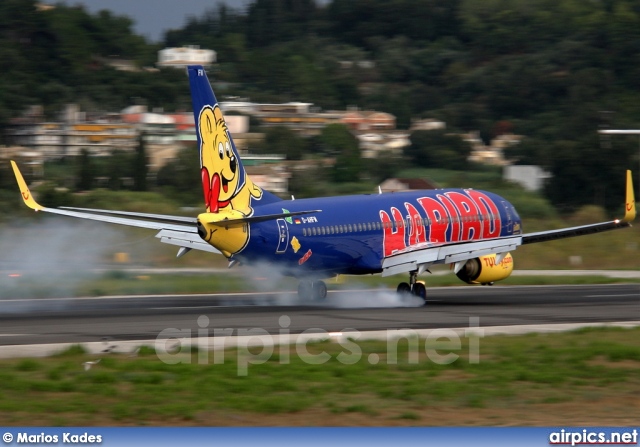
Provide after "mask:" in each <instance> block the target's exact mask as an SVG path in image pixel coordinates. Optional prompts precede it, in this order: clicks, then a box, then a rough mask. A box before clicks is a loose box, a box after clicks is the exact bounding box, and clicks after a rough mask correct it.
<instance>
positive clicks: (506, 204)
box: [502, 200, 513, 234]
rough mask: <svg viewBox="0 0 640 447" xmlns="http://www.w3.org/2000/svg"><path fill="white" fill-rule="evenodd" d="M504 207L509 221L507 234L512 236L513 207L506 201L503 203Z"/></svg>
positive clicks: (506, 224)
mask: <svg viewBox="0 0 640 447" xmlns="http://www.w3.org/2000/svg"><path fill="white" fill-rule="evenodd" d="M502 206H503V207H504V212H505V216H506V217H507V221H506V223H505V226H506V227H507V233H508V234H512V233H513V219H512V217H511V207H510V206H509V204H508V203H507V202H505V201H504V200H503V201H502Z"/></svg>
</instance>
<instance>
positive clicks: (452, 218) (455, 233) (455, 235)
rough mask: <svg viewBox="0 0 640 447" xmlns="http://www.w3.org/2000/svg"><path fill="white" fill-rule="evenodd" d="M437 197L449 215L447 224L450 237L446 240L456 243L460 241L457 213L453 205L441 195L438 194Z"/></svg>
mask: <svg viewBox="0 0 640 447" xmlns="http://www.w3.org/2000/svg"><path fill="white" fill-rule="evenodd" d="M437 197H438V199H439V200H440V202H442V204H443V205H444V207H445V208H446V209H447V213H448V214H449V222H451V225H450V227H451V237H450V238H449V239H448V240H449V241H451V242H457V241H459V240H460V220H459V218H458V211H457V210H456V207H455V204H454V203H453V202H452V201H450V200H448V198H447V197H445V196H443V195H441V194H438V196H437Z"/></svg>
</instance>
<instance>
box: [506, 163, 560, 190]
mask: <svg viewBox="0 0 640 447" xmlns="http://www.w3.org/2000/svg"><path fill="white" fill-rule="evenodd" d="M503 178H504V179H505V180H509V181H511V182H514V183H518V184H520V185H521V186H522V187H523V188H524V189H526V190H527V191H540V190H542V188H543V187H544V182H545V180H546V179H548V178H551V174H550V173H549V172H547V171H545V170H544V169H542V168H541V167H540V166H532V165H513V166H505V167H504V172H503Z"/></svg>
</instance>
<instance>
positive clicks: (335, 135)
mask: <svg viewBox="0 0 640 447" xmlns="http://www.w3.org/2000/svg"><path fill="white" fill-rule="evenodd" d="M321 140H322V143H323V146H324V147H325V151H326V152H327V153H329V154H335V156H336V164H335V166H334V167H333V179H334V180H335V181H336V182H339V183H342V182H357V181H359V180H360V172H361V171H362V169H363V164H362V158H361V155H360V147H359V146H358V140H356V138H355V137H354V136H353V135H352V134H351V132H349V129H348V128H347V126H345V125H343V124H330V125H328V126H326V127H325V128H324V129H322V134H321Z"/></svg>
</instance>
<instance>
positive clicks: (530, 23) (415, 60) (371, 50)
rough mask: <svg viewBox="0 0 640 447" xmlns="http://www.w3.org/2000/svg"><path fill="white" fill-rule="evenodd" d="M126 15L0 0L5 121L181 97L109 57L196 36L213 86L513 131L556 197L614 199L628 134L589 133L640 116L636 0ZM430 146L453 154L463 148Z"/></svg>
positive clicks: (628, 152) (289, 0) (308, 3)
mask: <svg viewBox="0 0 640 447" xmlns="http://www.w3.org/2000/svg"><path fill="white" fill-rule="evenodd" d="M131 25H132V22H131V20H130V19H128V18H126V17H119V16H114V15H113V14H111V13H109V12H101V13H99V14H97V15H90V14H88V13H87V12H86V11H85V10H83V9H82V8H79V7H67V6H58V7H57V8H55V9H53V10H50V11H42V12H38V11H37V10H36V8H35V0H3V1H2V2H1V3H0V60H2V61H3V63H2V65H3V70H2V71H0V124H5V123H6V122H7V120H8V119H9V118H10V117H12V116H16V115H17V114H19V113H21V112H22V110H23V109H24V108H25V106H27V105H30V104H44V105H45V110H46V111H47V112H48V113H52V112H54V111H55V110H58V109H59V108H60V106H61V105H62V104H64V103H66V102H72V101H73V102H79V103H80V104H81V106H82V107H83V108H84V109H85V110H95V109H117V108H119V107H124V106H126V105H129V104H131V103H132V102H140V103H146V104H148V105H150V106H162V107H164V108H165V109H188V108H189V107H190V103H189V98H188V90H187V85H186V82H185V79H184V74H183V73H182V72H180V71H178V70H160V71H159V72H147V71H140V72H119V71H116V70H114V69H112V68H109V67H108V66H106V65H105V63H104V60H105V59H107V58H109V57H118V58H123V59H131V60H133V61H135V63H136V64H137V65H138V66H139V67H145V66H151V65H153V63H154V61H155V58H156V52H157V50H158V49H160V48H162V47H165V46H178V45H187V44H189V45H194V44H195V45H200V46H202V47H205V48H212V49H215V50H216V51H217V52H218V60H219V64H218V65H217V66H216V67H215V69H214V70H213V73H212V76H211V78H212V79H213V80H214V82H218V81H225V82H224V84H225V85H226V90H221V88H222V85H221V86H220V88H218V89H217V91H218V93H219V94H221V95H226V94H229V95H239V96H244V97H250V98H251V99H252V100H255V101H290V100H295V101H309V102H313V103H315V104H317V105H319V106H321V107H323V108H344V107H346V106H349V105H355V106H358V107H360V108H363V109H378V110H384V111H387V112H390V113H393V114H394V115H396V117H397V122H398V125H399V126H400V127H405V128H406V127H408V126H409V125H410V122H411V119H412V118H415V117H432V118H439V119H442V120H444V121H446V123H447V126H448V127H447V128H448V130H452V131H469V130H480V132H481V135H482V137H483V138H484V139H485V140H489V139H491V138H493V137H494V136H496V135H499V134H500V133H501V132H502V131H503V130H504V129H505V128H508V129H513V131H514V132H515V133H518V134H521V135H524V136H525V140H524V142H523V144H522V145H521V147H519V148H517V149H515V150H513V152H512V153H511V156H512V157H514V158H517V159H519V160H520V162H521V163H530V162H535V163H536V164H540V165H542V166H544V167H545V168H547V169H549V170H550V171H551V172H552V173H553V174H554V177H553V179H552V180H551V181H550V182H549V183H548V187H547V189H546V194H547V196H548V197H549V198H550V199H551V200H552V201H553V202H554V204H556V205H557V206H560V207H561V208H566V209H572V208H575V207H577V206H579V205H581V204H585V203H597V204H599V205H604V206H606V207H608V208H615V207H617V206H618V205H619V203H621V201H622V198H621V196H622V185H621V183H622V178H623V175H622V170H623V169H628V168H630V167H631V168H634V169H635V170H637V167H638V161H639V160H638V157H639V156H640V154H638V142H637V139H635V138H626V137H613V138H611V139H603V138H602V137H599V136H598V134H597V130H598V129H599V128H601V127H602V126H612V127H618V128H624V127H638V123H640V106H639V105H638V104H640V88H639V87H640V4H639V3H638V2H637V1H635V0H603V1H598V2H585V1H582V0H450V1H446V2H443V1H435V0H424V1H417V0H332V1H331V2H329V3H328V4H326V5H322V6H321V5H318V4H316V3H315V2H314V1H313V0H302V1H300V0H297V1H296V0H255V1H253V2H252V3H251V4H250V5H249V6H248V7H247V9H246V11H239V10H234V9H232V8H229V7H227V6H225V5H223V4H220V5H218V6H216V7H214V8H213V9H211V10H210V11H209V12H207V13H206V14H203V15H202V16H201V17H192V18H190V19H189V20H188V22H187V24H186V25H185V27H184V28H183V29H180V30H172V31H169V32H168V33H166V35H165V37H164V40H163V42H161V43H160V44H157V45H156V44H150V43H148V42H146V41H145V40H144V39H143V38H142V37H140V36H137V35H135V34H134V33H133V32H132V31H131ZM611 112H613V113H611ZM505 123H506V126H505ZM272 137H274V138H276V137H277V135H275V134H274V135H272ZM433 138H436V137H433ZM433 138H431V139H433ZM438 138H439V137H438ZM438 138H436V139H438ZM276 139H277V138H276ZM429 139H430V137H425V136H424V135H423V136H417V137H416V138H414V144H413V145H412V147H411V150H410V153H408V154H407V155H408V157H409V158H411V157H415V156H416V154H417V152H416V151H427V152H428V145H427V146H425V144H426V143H427V142H428V140H429ZM436 143H437V150H438V151H439V153H443V154H444V156H446V157H445V158H443V159H442V160H445V163H444V164H445V165H446V166H447V167H451V164H452V163H454V164H455V160H456V159H457V158H459V156H460V154H461V152H460V149H459V148H456V147H453V146H451V147H450V148H447V147H445V146H446V144H447V140H446V138H444V137H442V138H439V141H437V142H436ZM311 146H312V145H306V146H305V145H300V146H299V147H300V148H303V147H311ZM292 152H293V153H292V154H289V156H290V157H292V158H298V157H300V156H301V154H300V153H299V151H298V149H297V148H292ZM343 155H344V156H346V157H347V158H349V157H350V156H349V154H348V153H344V154H343ZM507 155H509V154H507ZM414 159H415V158H414ZM421 159H422V160H430V161H432V162H433V163H439V161H440V160H441V159H440V158H439V156H433V154H431V156H429V157H426V158H425V157H423V158H421ZM432 166H434V165H432ZM338 177H339V175H338Z"/></svg>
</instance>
